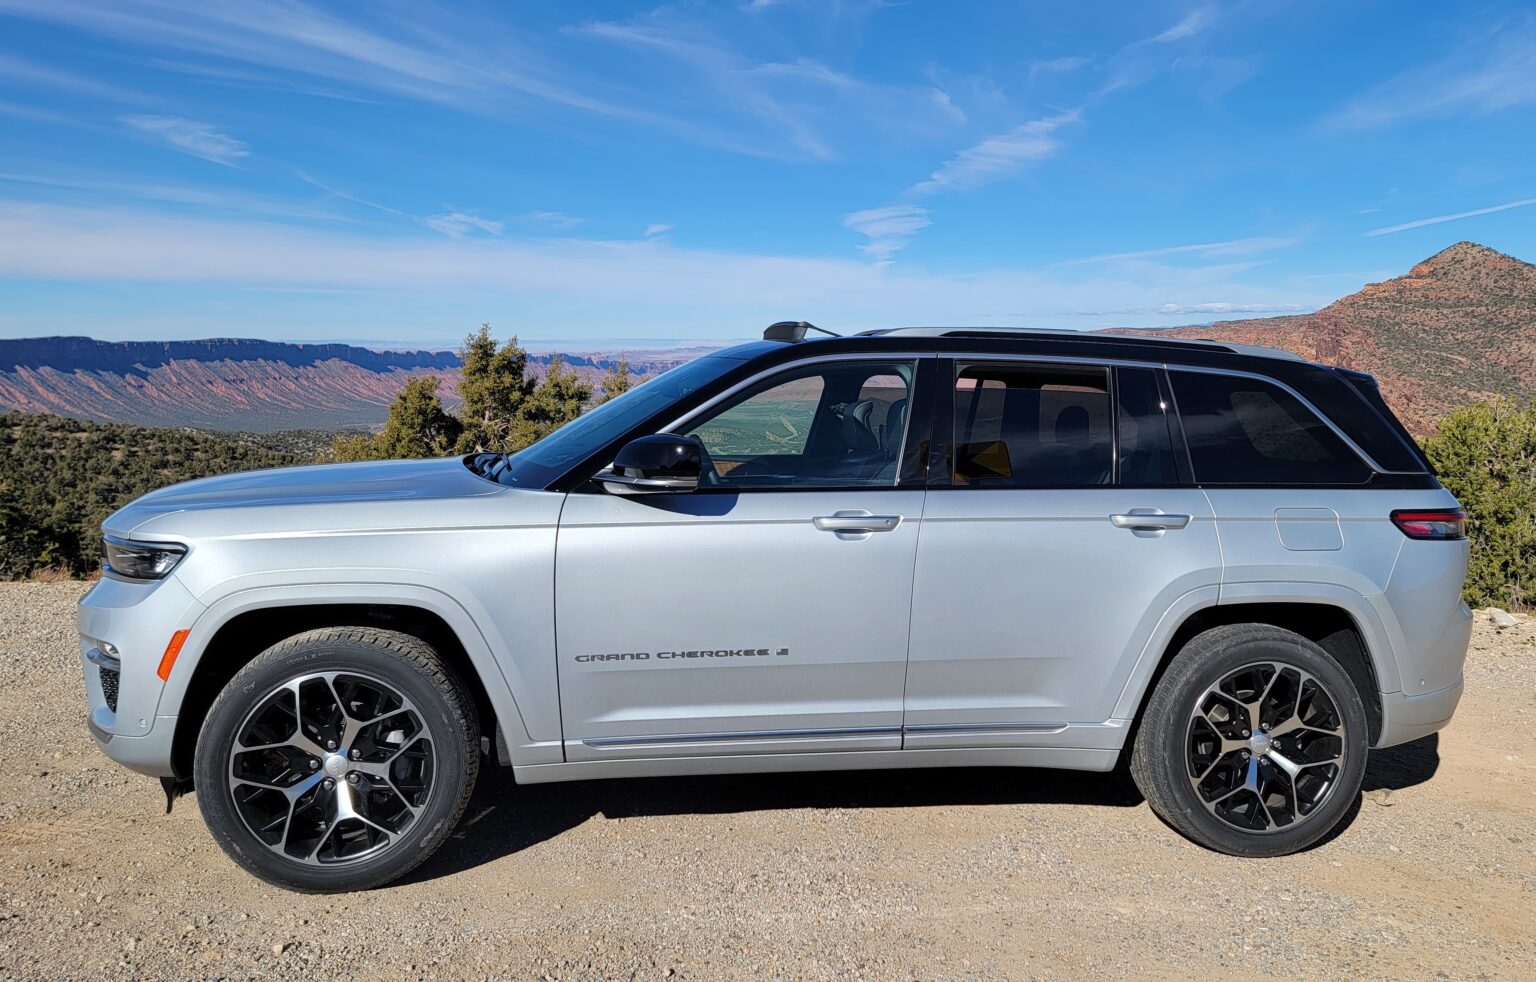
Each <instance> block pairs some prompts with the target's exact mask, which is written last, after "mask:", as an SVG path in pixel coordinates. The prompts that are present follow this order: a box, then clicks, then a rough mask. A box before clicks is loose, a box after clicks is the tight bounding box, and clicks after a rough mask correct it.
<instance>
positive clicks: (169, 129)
mask: <svg viewBox="0 0 1536 982" xmlns="http://www.w3.org/2000/svg"><path fill="white" fill-rule="evenodd" d="M119 119H120V120H121V121H122V122H123V123H124V124H126V125H128V126H130V127H132V128H133V129H136V130H138V131H139V132H140V133H147V134H149V135H150V136H153V137H157V138H159V139H161V140H163V141H165V142H166V143H168V144H170V145H171V146H173V147H175V148H176V149H177V150H180V151H181V152H182V153H189V154H191V155H192V156H194V157H201V158H203V159H204V160H210V161H212V162H213V163H215V164H223V165H224V166H226V167H233V166H234V165H235V162H236V161H238V160H240V159H241V158H243V157H248V156H250V154H251V151H250V148H249V147H248V146H246V144H245V143H244V142H243V141H241V140H237V139H235V138H234V137H232V136H230V135H229V134H227V133H221V132H219V131H218V130H217V129H215V128H214V127H213V126H212V124H209V123H200V122H198V121H197V120H195V119H187V118H186V117H184V116H151V115H147V114H144V113H135V114H133V115H129V116H122V117H119Z"/></svg>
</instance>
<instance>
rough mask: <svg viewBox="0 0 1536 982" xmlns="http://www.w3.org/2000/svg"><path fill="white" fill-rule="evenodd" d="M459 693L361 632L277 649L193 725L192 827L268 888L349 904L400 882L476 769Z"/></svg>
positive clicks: (428, 659) (450, 680)
mask: <svg viewBox="0 0 1536 982" xmlns="http://www.w3.org/2000/svg"><path fill="white" fill-rule="evenodd" d="M478 751H479V748H478V723H477V720H476V718H475V706H474V701H473V700H472V699H471V698H469V695H468V693H467V692H466V691H465V688H464V685H463V683H462V682H461V681H459V679H458V678H457V677H456V676H455V675H454V674H453V672H452V671H451V670H450V669H449V668H448V667H447V666H446V665H444V664H443V662H442V661H441V659H439V658H438V656H437V654H436V652H434V651H433V650H432V648H431V647H430V646H428V645H427V644H426V643H425V642H423V641H421V640H420V639H418V638H415V637H412V636H410V635H407V634H400V633H398V632H394V631H384V630H378V629H374V628H366V627H341V628H323V629H320V630H316V631H309V632H307V633H304V634H300V635H296V636H294V637H292V638H288V639H287V640H285V641H282V642H280V643H278V644H276V645H274V646H273V647H271V648H269V649H267V650H266V651H264V652H262V653H261V654H260V655H258V656H257V657H256V658H255V659H254V660H253V661H252V662H251V663H250V664H248V665H246V666H245V667H244V668H242V669H241V670H240V671H239V672H238V673H237V674H236V675H235V677H234V679H233V680H231V681H230V683H229V685H228V686H226V687H225V689H224V691H223V692H221V693H220V694H219V697H218V698H217V699H216V700H215V701H214V704H213V707H212V708H211V709H209V711H208V716H207V718H206V719H205V720H204V721H203V727H202V732H201V734H200V736H199V738H198V742H197V751H196V756H195V761H194V767H195V775H196V785H197V791H198V795H197V797H198V803H199V805H200V807H201V809H202V812H203V819H204V821H205V822H206V823H207V825H208V828H209V830H210V831H211V832H212V833H213V836H214V838H215V839H217V840H218V843H219V845H220V846H222V847H223V849H224V851H225V852H226V853H228V854H229V856H230V857H231V858H233V859H234V860H235V862H237V863H239V864H240V865H241V866H243V867H245V869H247V870H248V871H250V872H251V873H254V874H255V875H256V876H258V877H260V878H261V879H263V880H266V881H267V882H268V883H272V884H274V885H276V886H280V887H284V888H287V889H291V890H301V891H307V892H335V891H344V890H360V889H365V888H368V887H373V886H378V885H380V884H382V883H386V882H388V881H390V880H393V879H395V878H397V877H399V876H402V875H403V874H405V873H406V872H408V871H409V870H411V869H413V868H414V867H415V866H416V865H417V864H419V863H421V862H422V861H423V860H425V859H426V858H427V857H428V856H430V855H431V854H432V853H433V852H434V851H435V850H436V849H437V847H438V846H440V845H441V844H442V842H443V840H444V839H446V838H447V837H448V834H449V833H450V832H451V831H452V830H453V828H454V826H455V825H457V824H458V821H459V818H460V816H461V815H462V814H463V812H464V808H465V806H466V804H467V803H468V801H469V795H470V792H471V791H472V790H473V789H474V783H475V776H476V773H477V771H478V768H479V762H480V757H479V752H478Z"/></svg>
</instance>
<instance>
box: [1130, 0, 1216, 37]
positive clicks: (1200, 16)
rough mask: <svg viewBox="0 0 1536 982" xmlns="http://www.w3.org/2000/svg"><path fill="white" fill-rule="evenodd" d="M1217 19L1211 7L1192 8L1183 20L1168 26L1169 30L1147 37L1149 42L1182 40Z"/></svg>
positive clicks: (1197, 32)
mask: <svg viewBox="0 0 1536 982" xmlns="http://www.w3.org/2000/svg"><path fill="white" fill-rule="evenodd" d="M1215 20H1216V16H1215V12H1214V11H1212V10H1211V8H1209V7H1200V8H1198V9H1195V10H1191V11H1190V12H1189V13H1188V14H1186V15H1185V16H1184V18H1183V19H1182V20H1180V21H1179V22H1178V23H1177V24H1175V25H1173V26H1172V27H1170V28H1168V30H1166V31H1164V32H1162V33H1161V34H1158V35H1155V36H1153V37H1150V38H1147V42H1148V43H1149V44H1167V43H1169V42H1170V41H1181V40H1183V39H1184V38H1187V37H1194V36H1195V35H1196V34H1199V33H1200V32H1201V31H1203V30H1205V29H1206V28H1207V27H1210V26H1211V24H1212V23H1214V22H1215Z"/></svg>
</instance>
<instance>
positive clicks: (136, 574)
mask: <svg viewBox="0 0 1536 982" xmlns="http://www.w3.org/2000/svg"><path fill="white" fill-rule="evenodd" d="M104 544H105V546H106V555H105V556H104V557H103V558H102V561H101V565H102V569H103V571H104V572H106V574H107V575H108V576H116V577H119V578H121V579H125V580H159V579H164V578H165V576H166V575H167V574H168V573H170V571H171V570H173V569H175V568H176V564H177V563H179V562H181V557H182V556H185V555H186V554H187V547H186V546H183V545H178V544H177V543H174V542H129V541H127V540H126V539H118V538H115V537H113V536H107V537H106V539H105V540H104Z"/></svg>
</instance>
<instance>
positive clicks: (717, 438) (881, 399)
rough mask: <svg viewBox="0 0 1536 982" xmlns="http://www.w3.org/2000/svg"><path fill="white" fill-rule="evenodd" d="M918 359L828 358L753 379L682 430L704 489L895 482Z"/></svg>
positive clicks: (892, 483)
mask: <svg viewBox="0 0 1536 982" xmlns="http://www.w3.org/2000/svg"><path fill="white" fill-rule="evenodd" d="M913 371H914V367H913V365H912V364H911V363H900V362H899V363H891V362H877V363H868V362H827V363H823V364H819V365H813V366H808V367H802V368H797V369H792V370H791V371H788V372H786V373H784V374H783V375H779V376H776V377H774V378H772V379H769V380H768V381H766V382H764V383H762V384H760V385H757V386H754V387H753V388H751V389H749V390H748V391H747V392H746V393H744V394H742V395H739V396H737V397H736V398H734V399H732V400H730V401H728V402H727V403H726V404H725V406H724V407H723V408H718V409H716V410H714V411H713V412H711V413H709V414H708V415H706V416H704V417H703V418H702V419H699V420H696V421H694V422H692V423H689V424H688V425H687V426H686V427H685V428H684V431H683V432H685V433H686V434H687V435H689V436H691V437H693V438H694V439H696V440H698V441H699V444H700V445H701V446H702V447H703V448H704V451H705V454H706V456H707V458H708V459H707V461H706V466H705V473H704V475H703V478H702V480H701V482H700V483H701V486H703V487H719V488H733V489H738V490H746V489H752V488H759V489H762V488H844V487H890V486H893V485H895V483H896V478H897V471H898V470H899V468H900V463H901V461H900V458H901V449H902V441H903V439H904V437H905V435H906V424H907V415H908V414H907V405H908V397H909V395H910V394H911V389H912V377H913Z"/></svg>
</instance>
